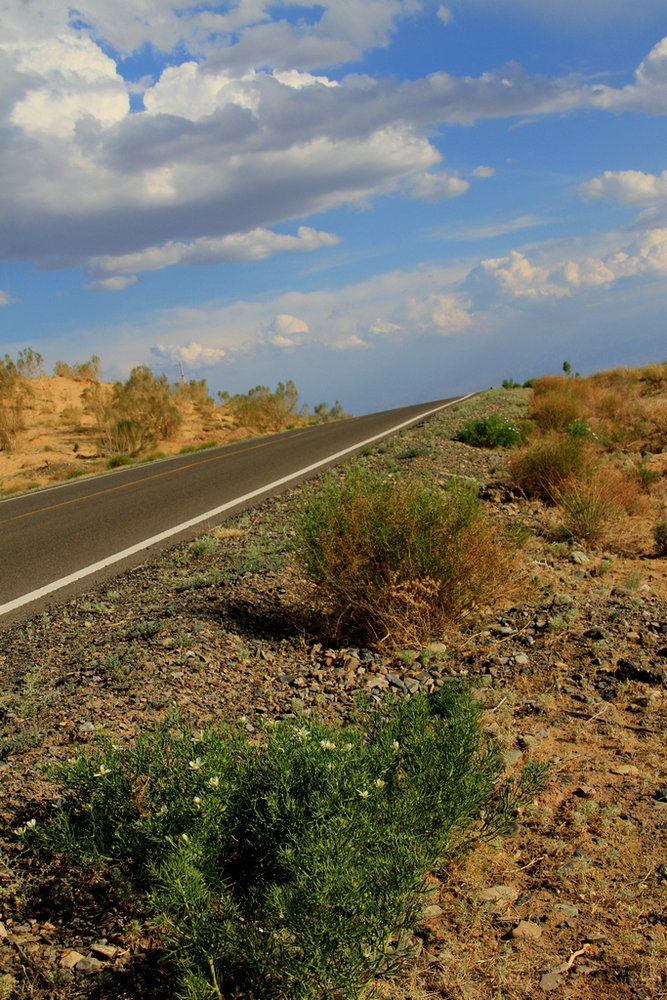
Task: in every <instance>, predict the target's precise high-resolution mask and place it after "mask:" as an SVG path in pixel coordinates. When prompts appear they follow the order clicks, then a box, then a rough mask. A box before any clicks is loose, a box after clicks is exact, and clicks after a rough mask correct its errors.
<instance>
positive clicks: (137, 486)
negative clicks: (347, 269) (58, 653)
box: [0, 393, 473, 625]
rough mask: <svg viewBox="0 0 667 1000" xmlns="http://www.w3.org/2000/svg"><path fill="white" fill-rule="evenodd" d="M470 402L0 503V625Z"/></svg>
mask: <svg viewBox="0 0 667 1000" xmlns="http://www.w3.org/2000/svg"><path fill="white" fill-rule="evenodd" d="M470 395H473V393H469V394H468V396H470ZM468 396H460V397H455V398H454V399H446V400H440V401H437V402H432V403H423V404H421V405H419V406H406V407H402V408H401V409H397V410H386V411H384V412H382V413H372V414H369V415H368V416H364V417H354V418H351V419H349V420H342V421H337V422H335V423H331V424H320V425H316V426H314V427H302V428H297V429H296V430H292V431H284V432H283V433H280V434H272V435H269V436H266V437H260V438H252V439H250V440H246V441H239V442H236V443H235V444H231V445H222V446H221V447H218V448H211V449H210V450H207V451H201V452H195V453H192V454H189V455H177V456H174V457H172V458H168V459H164V460H162V461H160V462H154V463H151V464H148V465H140V466H132V467H128V468H124V469H119V470H117V471H115V472H109V473H105V474H102V475H100V476H93V477H90V478H88V479H77V480H73V481H72V482H69V483H63V484H60V485H58V486H52V487H47V488H46V489H43V490H38V491H36V492H34V493H27V494H24V495H22V496H18V497H10V498H7V499H5V500H0V567H1V572H0V624H5V625H6V624H9V623H10V622H13V621H20V620H25V619H27V618H29V617H31V616H32V615H34V614H36V613H37V612H39V611H41V610H42V609H43V608H45V607H47V606H48V605H49V604H50V603H53V602H55V601H58V602H59V603H60V602H64V601H66V600H69V599H70V598H71V597H72V596H73V595H74V594H76V593H80V592H82V591H83V590H87V589H89V588H90V587H91V586H93V585H95V584H97V583H99V582H101V581H102V580H105V579H108V578H110V577H112V576H114V575H116V574H117V573H119V572H121V571H124V570H126V569H128V568H130V567H132V566H137V565H139V564H140V563H142V562H144V561H145V559H146V558H147V556H148V555H149V553H150V554H155V552H156V551H159V550H160V549H163V548H166V547H167V546H169V545H174V544H176V543H177V542H179V541H183V540H185V539H188V538H193V537H195V535H197V534H199V533H201V532H202V531H204V530H205V529H207V528H210V527H212V526H213V525H214V524H218V523H220V522H221V521H224V520H225V519H226V518H227V517H229V516H231V515H232V514H234V513H237V512H238V511H240V510H243V509H244V508H246V507H249V506H252V505H253V504H256V503H258V502H259V501H260V500H262V499H263V498H265V497H267V496H270V495H272V494H277V493H280V492H281V491H282V490H284V489H286V488H287V487H288V486H292V485H294V484H295V483H297V482H299V481H300V480H302V479H306V478H307V477H309V476H311V475H314V474H315V473H316V472H318V471H320V470H321V469H323V468H325V467H326V466H331V465H335V464H336V463H338V462H340V461H342V460H343V459H345V458H347V457H349V456H350V455H352V454H353V453H354V452H358V451H359V450H361V449H362V448H365V447H367V446H369V445H372V444H376V443H377V442H378V441H380V440H381V439H382V438H385V437H388V436H389V435H391V434H393V433H396V432H397V431H399V430H402V429H403V428H404V427H408V426H410V425H411V424H415V423H418V422H419V421H420V420H423V419H425V418H426V417H429V416H431V415H432V414H434V413H436V412H437V411H438V410H440V409H444V408H445V407H446V406H450V405H451V404H452V403H454V402H456V401H457V400H459V399H467V398H468Z"/></svg>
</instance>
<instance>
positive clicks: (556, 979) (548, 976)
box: [540, 972, 563, 993]
mask: <svg viewBox="0 0 667 1000" xmlns="http://www.w3.org/2000/svg"><path fill="white" fill-rule="evenodd" d="M562 982H563V980H562V978H561V977H560V976H559V975H558V973H556V972H547V973H545V974H544V975H543V976H542V978H541V979H540V989H543V990H544V992H545V993H549V991H550V990H555V989H556V988H557V987H558V986H560V985H561V983H562Z"/></svg>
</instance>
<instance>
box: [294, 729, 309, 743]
mask: <svg viewBox="0 0 667 1000" xmlns="http://www.w3.org/2000/svg"><path fill="white" fill-rule="evenodd" d="M294 738H295V739H296V738H298V739H300V740H301V741H302V742H303V740H307V739H310V733H309V732H308V730H307V729H306V728H305V727H302V728H301V729H295V730H294Z"/></svg>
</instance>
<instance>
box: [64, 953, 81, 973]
mask: <svg viewBox="0 0 667 1000" xmlns="http://www.w3.org/2000/svg"><path fill="white" fill-rule="evenodd" d="M83 958H84V956H83V955H82V954H81V952H78V951H66V952H65V954H64V955H63V956H62V958H61V959H60V968H61V969H73V968H74V966H75V965H76V964H77V962H81V961H82V959H83Z"/></svg>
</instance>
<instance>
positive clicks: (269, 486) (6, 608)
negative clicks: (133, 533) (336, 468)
mask: <svg viewBox="0 0 667 1000" xmlns="http://www.w3.org/2000/svg"><path fill="white" fill-rule="evenodd" d="M476 395H477V393H475V392H469V393H468V394H467V395H465V396H459V397H458V398H457V399H452V400H451V401H450V402H449V403H443V405H442V406H436V407H434V408H433V409H432V410H425V411H424V412H423V413H419V414H417V416H414V417H410V419H409V420H405V421H403V423H402V424H397V425H396V426H395V427H390V428H389V429H388V430H385V431H381V432H380V433H379V434H375V435H374V436H373V437H370V438H367V439H366V440H365V441H358V442H357V443H356V444H353V445H350V446H349V447H348V448H344V449H343V450H342V451H337V452H336V453H335V454H334V455H327V457H326V458H321V459H320V460H319V461H318V462H313V464H312V465H307V466H306V467H305V468H303V469H299V470H298V471H297V472H292V473H290V474H289V476H283V478H282V479H276V480H274V482H272V483H266V484H265V485H264V486H260V487H258V488H257V489H256V490H253V491H252V492H251V493H245V494H244V495H243V496H241V497H236V498H235V499H234V500H228V501H227V503H223V504H221V505H220V507H214V508H213V510H207V511H206V513H205V514H198V515H197V517H193V518H191V519H190V520H189V521H183V523H182V524H177V525H175V526H174V527H173V528H168V529H167V530H166V531H161V532H160V533H159V534H158V535H152V536H151V537H150V538H145V539H144V540H143V541H141V542H137V544H136V545H131V546H130V547H129V548H128V549H123V551H122V552H115V553H114V554H113V555H111V556H107V557H106V559H100V561H99V562H96V563H91V565H90V566H85V567H84V568H83V569H80V570H77V572H76V573H70V575H69V576H63V577H61V578H60V579H59V580H53V581H52V582H51V583H47V584H46V585H45V586H44V587H40V588H39V589H38V590H33V591H31V592H30V593H29V594H23V596H22V597H17V598H15V599H14V600H13V601H9V602H8V603H7V604H0V616H2V615H5V614H8V613H9V612H10V611H15V610H16V609H17V608H20V607H23V605H24V604H30V603H32V601H37V600H39V598H40V597H46V596H47V595H48V594H52V593H53V592H54V591H56V590H60V589H61V588H62V587H67V586H68V585H69V584H70V583H76V582H77V581H78V580H83V579H85V577H87V576H92V574H93V573H97V572H98V570H101V569H105V568H106V567H107V566H113V565H114V563H117V562H121V561H122V560H123V559H127V558H128V557H129V556H133V555H135V554H136V553H137V552H141V551H142V550H143V549H150V548H151V547H152V546H153V545H157V544H158V543H159V542H163V541H165V540H166V539H167V538H172V537H173V536H174V535H178V534H180V532H182V531H187V530H188V528H193V527H194V526H195V525H196V524H201V522H202V521H207V520H209V519H210V518H212V517H217V516H218V515H219V514H224V512H225V511H227V510H230V509H231V508H232V507H239V506H240V505H241V504H244V503H246V502H247V501H248V500H254V499H255V497H258V496H260V495H261V494H262V493H268V492H270V491H271V490H274V489H277V488H278V487H279V486H285V484H286V483H290V482H292V481H293V480H295V479H299V478H300V477H302V476H307V475H308V473H309V472H314V471H315V470H316V469H319V468H321V467H322V466H323V465H327V464H328V463H329V462H335V461H337V459H339V458H344V457H345V455H349V454H350V452H353V451H357V450H358V449H359V448H365V447H366V446H367V445H369V444H373V442H375V441H378V440H379V439H380V438H383V437H388V436H389V435H391V434H396V433H397V431H401V430H403V428H404V427H408V426H409V425H410V424H414V423H416V422H417V421H419V420H423V419H424V418H425V417H430V416H431V415H432V414H433V413H438V412H439V411H440V410H445V409H447V407H448V406H452V405H453V404H454V403H461V402H463V401H464V400H466V399H470V397H471V396H476Z"/></svg>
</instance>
